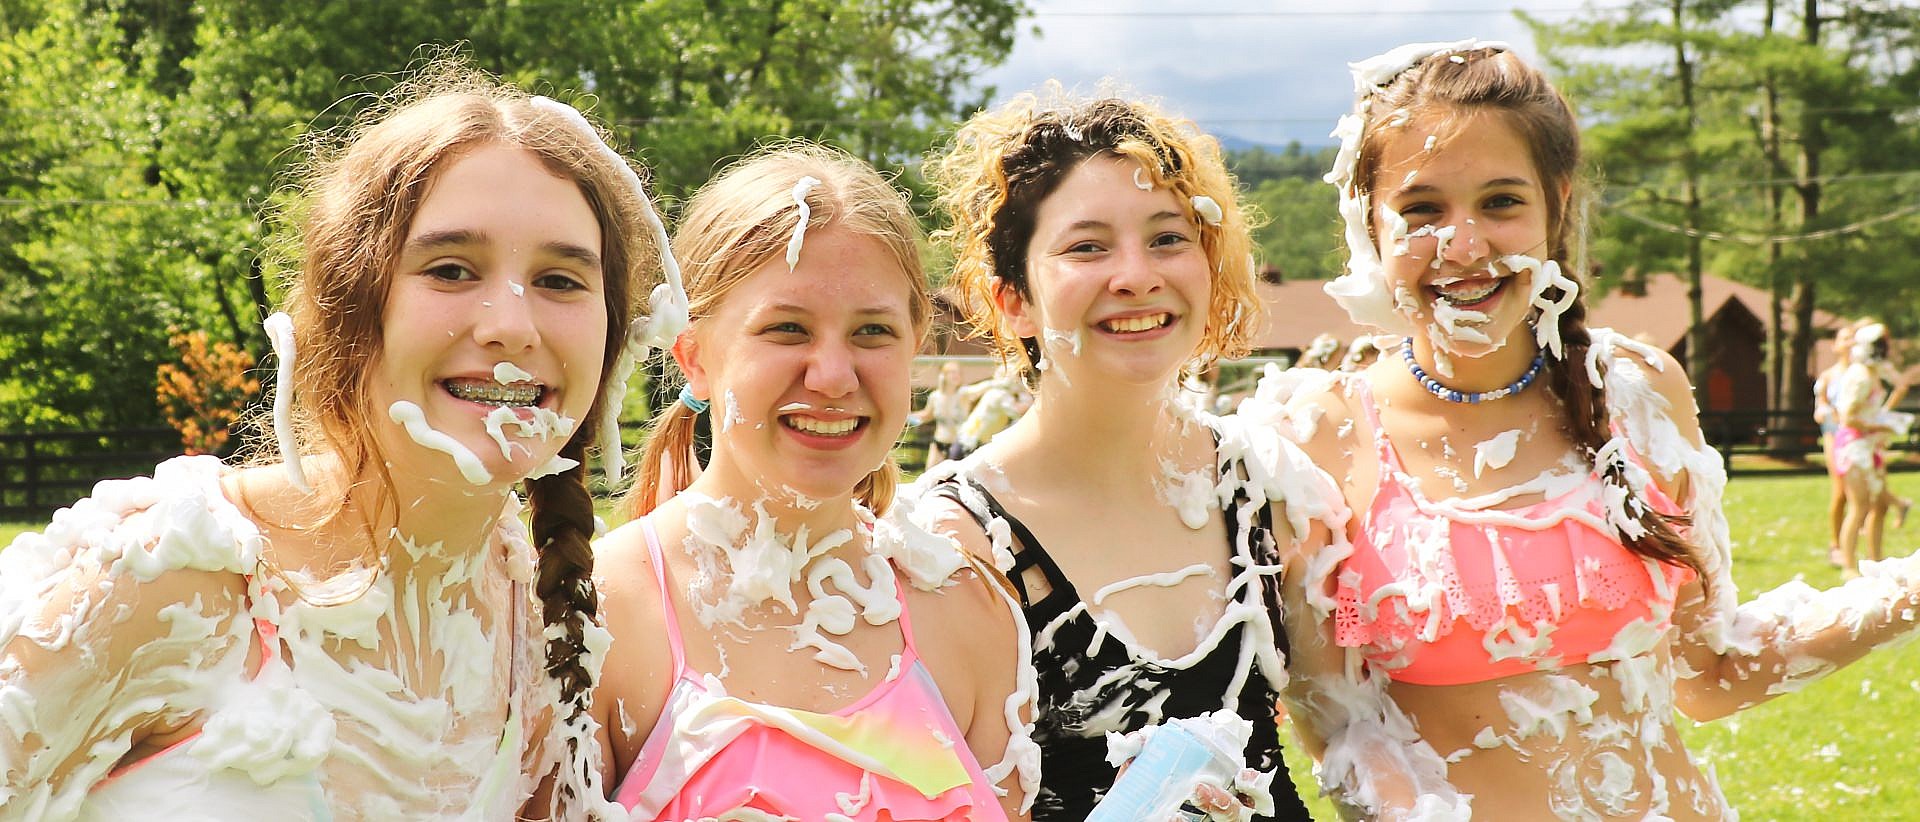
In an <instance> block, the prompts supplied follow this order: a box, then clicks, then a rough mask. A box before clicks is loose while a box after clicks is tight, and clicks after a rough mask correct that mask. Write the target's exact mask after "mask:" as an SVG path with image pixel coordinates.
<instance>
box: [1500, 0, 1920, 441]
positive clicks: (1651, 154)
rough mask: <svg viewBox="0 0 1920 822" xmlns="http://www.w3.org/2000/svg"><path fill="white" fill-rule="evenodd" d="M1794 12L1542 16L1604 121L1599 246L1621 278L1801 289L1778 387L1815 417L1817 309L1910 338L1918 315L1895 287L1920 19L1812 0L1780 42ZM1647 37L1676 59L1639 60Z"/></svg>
mask: <svg viewBox="0 0 1920 822" xmlns="http://www.w3.org/2000/svg"><path fill="white" fill-rule="evenodd" d="M1779 12H1780V9H1779V8H1778V7H1777V5H1776V0H1739V1H1736V0H1712V2H1707V0H1663V2H1659V3H1654V2H1637V3H1633V4H1630V5H1628V6H1625V7H1622V8H1619V9H1607V10H1603V11H1594V12H1591V13H1589V14H1588V15H1586V16H1583V17H1581V18H1577V19H1574V20H1571V21H1568V22H1566V23H1562V24H1557V25H1548V24H1544V23H1541V22H1540V21H1538V20H1531V19H1529V21H1528V22H1529V24H1530V25H1531V26H1532V28H1533V30H1534V32H1535V35H1536V38H1537V42H1538V43H1539V44H1540V46H1541V48H1542V50H1543V52H1544V53H1546V54H1547V55H1548V62H1549V65H1550V66H1551V67H1552V68H1553V70H1554V72H1555V73H1556V74H1557V75H1559V78H1560V82H1561V84H1562V86H1563V88H1565V89H1567V90H1568V91H1569V92H1570V93H1571V95H1572V96H1573V97H1574V98H1575V101H1576V103H1577V104H1578V105H1579V106H1580V107H1581V108H1582V109H1583V111H1584V112H1585V113H1586V114H1587V116H1588V119H1589V123H1590V125H1589V128H1588V130H1587V135H1588V148H1589V152H1590V154H1591V155H1592V157H1593V159H1594V164H1595V166H1596V167H1598V168H1599V169H1600V170H1601V172H1602V174H1603V175H1604V177H1605V179H1606V181H1607V187H1606V189H1605V195H1604V197H1603V200H1602V202H1603V210H1602V212H1601V216H1602V220H1601V222H1600V224H1599V231H1598V242H1596V244H1595V245H1596V250H1597V251H1598V252H1599V254H1600V257H1601V259H1603V260H1605V261H1607V262H1608V269H1609V271H1610V272H1614V271H1627V270H1632V269H1646V268H1653V267H1657V266H1670V265H1673V264H1674V263H1675V262H1676V261H1678V260H1681V259H1685V260H1687V265H1688V268H1689V269H1690V270H1691V269H1692V267H1693V266H1694V265H1695V264H1696V263H1695V261H1696V260H1697V261H1700V264H1703V266H1704V267H1711V268H1713V269H1715V270H1716V271H1718V272H1720V273H1722V274H1723V275H1727V276H1731V277H1733V278H1735V279H1744V280H1747V281H1749V282H1756V283H1758V284H1764V285H1773V286H1774V287H1775V289H1776V293H1778V292H1783V291H1787V292H1790V294H1791V297H1790V299H1791V301H1792V312H1791V313H1792V315H1793V317H1794V323H1793V333H1792V337H1791V340H1790V342H1789V345H1788V346H1787V348H1788V349H1789V350H1788V351H1786V352H1785V355H1784V356H1781V353H1780V352H1781V346H1780V345H1778V336H1777V334H1778V332H1777V331H1776V346H1775V352H1776V354H1775V357H1776V360H1778V361H1781V363H1782V364H1781V365H1780V366H1777V367H1776V371H1777V372H1779V373H1780V374H1781V376H1780V378H1779V379H1777V380H1776V387H1775V392H1774V393H1775V395H1776V397H1777V398H1784V400H1785V401H1786V402H1787V403H1788V404H1789V405H1790V407H1791V408H1792V409H1793V410H1794V411H1795V412H1797V413H1800V414H1805V413H1807V412H1808V410H1809V409H1810V406H1811V399H1812V398H1811V375H1810V368H1809V362H1810V357H1811V353H1812V348H1813V339H1814V335H1815V334H1816V333H1817V330H1816V329H1814V328H1813V312H1814V308H1815V305H1816V302H1819V303H1824V304H1825V305H1827V306H1828V307H1830V308H1835V309H1839V310H1849V309H1853V308H1856V307H1865V306H1866V305H1867V304H1869V303H1871V304H1873V305H1874V306H1876V307H1875V309H1874V310H1876V311H1878V312H1883V313H1886V314H1893V315H1895V316H1891V317H1889V319H1891V320H1893V325H1894V326H1895V327H1896V328H1907V327H1911V324H1912V322H1913V309H1914V307H1915V306H1914V302H1915V297H1916V296H1920V290H1917V289H1915V288H1914V287H1913V286H1912V285H1910V284H1907V283H1905V282H1904V281H1902V282H1900V283H1899V284H1898V286H1897V287H1895V288H1893V289H1892V291H1893V293H1892V294H1889V293H1888V292H1887V290H1884V289H1883V288H1882V287H1884V286H1888V285H1893V283H1892V282H1890V280H1889V278H1888V276H1887V272H1891V271H1901V272H1904V271H1905V270H1906V269H1907V267H1908V264H1907V263H1906V261H1905V260H1904V259H1902V258H1901V257H1900V256H1899V255H1900V254H1904V253H1906V251H1908V250H1910V249H1911V245H1912V240H1911V236H1912V234H1913V233H1914V225H1913V222H1912V221H1907V222H1906V223H1904V224H1902V223H1900V222H1897V221H1896V218H1898V217H1900V216H1902V215H1903V214H1910V213H1912V211H1913V209H1912V207H1910V206H1909V205H1908V203H1910V202H1911V200H1912V192H1913V191H1914V184H1915V182H1916V175H1915V172H1916V171H1920V169H1916V166H1915V164H1914V163H1913V162H1912V161H1911V158H1912V157H1913V156H1915V154H1914V148H1915V146H1916V142H1915V141H1916V140H1917V139H1920V134H1917V133H1916V128H1915V125H1914V115H1915V113H1916V112H1920V104H1916V99H1920V98H1916V96H1915V94H1914V83H1915V78H1914V71H1915V69H1914V63H1915V54H1916V48H1915V40H1916V34H1915V32H1916V31H1917V30H1920V11H1916V10H1914V9H1909V8H1903V7H1901V6H1898V5H1895V4H1892V3H1886V2H1873V1H1872V0H1859V1H1858V2H1853V3H1849V4H1842V3H1830V4H1828V5H1827V6H1826V7H1825V8H1824V10H1823V6H1822V4H1821V3H1820V2H1819V0H1803V2H1802V3H1801V4H1800V8H1799V9H1798V20H1797V21H1795V22H1796V23H1797V26H1794V27H1795V28H1797V29H1798V31H1799V35H1798V36H1797V37H1784V36H1780V33H1781V31H1782V29H1783V28H1785V27H1782V26H1781V25H1780V21H1779ZM1835 12H1837V13H1835ZM1647 44H1658V45H1660V46H1661V47H1662V48H1665V49H1667V51H1666V52H1665V53H1666V54H1667V55H1668V57H1667V59H1666V60H1663V61H1661V62H1657V63H1653V62H1648V61H1647V60H1645V59H1636V55H1644V54H1645V51H1644V46H1646V45H1647ZM1636 47H1638V48H1641V49H1642V51H1640V52H1635V51H1634V49H1635V48H1636ZM1688 78H1691V79H1688ZM1683 81H1684V82H1683ZM1689 98H1690V99H1689ZM1840 188H1844V192H1841V191H1839V189H1840ZM1787 193H1791V194H1792V195H1793V197H1794V199H1795V200H1796V205H1797V208H1794V209H1792V210H1791V213H1789V209H1787V208H1786V207H1785V203H1784V202H1782V200H1783V199H1784V195H1785V194H1787ZM1842 203H1844V204H1845V205H1844V207H1842V206H1841V204H1842ZM1689 204H1691V205H1689ZM1821 295H1824V296H1821ZM1816 297H1819V299H1818V300H1816ZM1889 297H1891V299H1889ZM1778 325H1779V323H1778V322H1777V321H1776V328H1777V327H1778ZM1697 326H1698V317H1697V316H1696V328H1697ZM1689 348H1690V350H1695V351H1698V349H1700V348H1702V346H1700V345H1698V344H1697V343H1695V344H1690V346H1689ZM1701 353H1704V352H1701ZM1690 359H1691V358H1690ZM1695 367H1697V365H1696V366H1695Z"/></svg>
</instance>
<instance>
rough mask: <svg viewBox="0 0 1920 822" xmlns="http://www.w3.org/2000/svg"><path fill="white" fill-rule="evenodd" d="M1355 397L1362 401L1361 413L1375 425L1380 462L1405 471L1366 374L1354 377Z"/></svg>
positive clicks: (1374, 433) (1388, 466)
mask: <svg viewBox="0 0 1920 822" xmlns="http://www.w3.org/2000/svg"><path fill="white" fill-rule="evenodd" d="M1353 385H1354V391H1353V393H1354V397H1355V399H1357V400H1358V401H1359V402H1360V413H1361V414H1362V415H1364V416H1366V418H1367V425H1370V426H1372V427H1373V442H1374V452H1375V454H1376V455H1377V456H1378V457H1379V459H1380V464H1381V465H1382V466H1385V467H1386V468H1389V469H1391V470H1394V471H1404V470H1405V469H1403V468H1402V467H1401V466H1400V454H1399V452H1398V451H1396V450H1395V449H1394V447H1393V440H1391V439H1389V438H1388V437H1387V427H1386V426H1384V425H1381V424H1380V408H1379V406H1378V405H1376V404H1374V401H1373V385H1372V384H1371V383H1368V382H1367V378H1366V376H1365V375H1364V374H1356V375H1354V377H1353Z"/></svg>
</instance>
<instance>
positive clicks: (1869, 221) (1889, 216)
mask: <svg viewBox="0 0 1920 822" xmlns="http://www.w3.org/2000/svg"><path fill="white" fill-rule="evenodd" d="M1916 212H1920V202H1916V203H1908V204H1907V205H1904V206H1901V207H1899V208H1896V209H1894V210H1892V211H1889V212H1887V213H1885V214H1879V215H1875V216H1873V217H1868V218H1866V219H1864V220H1856V221H1854V222H1851V223H1848V224H1846V225H1843V226H1835V227H1833V228H1822V229H1819V230H1816V231H1807V232H1803V233H1800V234H1770V235H1763V234H1745V233H1739V232H1730V231H1708V230H1705V229H1699V228H1687V227H1686V226H1681V225H1675V224H1673V223H1669V222H1665V221H1662V220H1656V219H1653V218H1652V217H1648V216H1646V215H1644V214H1637V213H1635V212H1633V211H1631V210H1628V209H1624V208H1617V207H1615V208H1610V209H1609V210H1608V212H1607V213H1610V214H1618V215H1620V216H1622V217H1625V218H1627V219H1629V220H1632V221H1634V222H1636V223H1640V224H1641V225H1645V226H1649V227H1651V228H1657V229H1660V230H1661V231H1666V232H1670V233H1673V234H1681V235H1684V236H1688V237H1698V238H1700V239H1702V240H1712V241H1714V242H1732V243H1740V244H1742V245H1766V244H1768V243H1797V242H1803V241H1806V240H1824V239H1827V238H1830V237H1839V236H1841V235H1844V234H1854V233H1857V232H1860V231H1865V230H1866V229H1868V228H1871V227H1873V226H1876V225H1879V224H1881V223H1886V222H1892V221H1894V220H1898V219H1900V218H1902V217H1905V216H1907V215H1909V214H1914V213H1916Z"/></svg>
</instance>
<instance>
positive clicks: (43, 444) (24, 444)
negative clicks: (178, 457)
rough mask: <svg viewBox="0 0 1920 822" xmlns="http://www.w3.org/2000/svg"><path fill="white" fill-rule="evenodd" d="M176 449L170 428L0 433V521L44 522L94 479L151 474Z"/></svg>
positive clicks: (88, 487)
mask: <svg viewBox="0 0 1920 822" xmlns="http://www.w3.org/2000/svg"><path fill="white" fill-rule="evenodd" d="M178 453H180V434H179V432H177V431H174V430H173V429H171V428H131V429H121V430H112V431H47V432H42V433H38V434H0V521H7V522H44V521H46V520H47V518H48V517H50V516H52V515H53V512H54V511H55V510H56V509H58V508H61V507H63V506H66V505H69V504H71V503H72V502H73V501H74V500H76V499H79V498H81V497H84V496H86V495H87V493H88V491H90V490H92V488H93V484H94V483H96V482H99V481H100V480H103V479H112V478H115V477H131V476H138V475H141V474H149V473H152V472H153V466H154V465H156V464H158V463H159V462H160V461H161V460H164V459H166V458H168V457H170V456H173V455H175V454H178Z"/></svg>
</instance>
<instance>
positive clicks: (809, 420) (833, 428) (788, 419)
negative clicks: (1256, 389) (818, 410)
mask: <svg viewBox="0 0 1920 822" xmlns="http://www.w3.org/2000/svg"><path fill="white" fill-rule="evenodd" d="M866 423H867V418H866V417H848V418H846V419H840V420H823V419H820V418H819V417H808V416H803V415H800V414H786V415H784V416H782V417H780V424H782V425H785V426H786V427H788V428H791V429H793V430H795V431H799V432H801V433H803V434H812V435H814V436H816V437H845V436H849V435H851V434H852V433H853V432H854V431H856V430H858V429H859V428H860V427H862V426H864V425H866Z"/></svg>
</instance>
